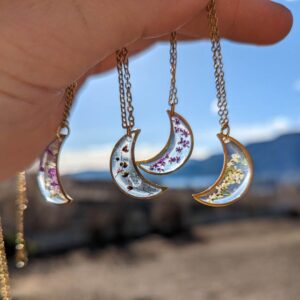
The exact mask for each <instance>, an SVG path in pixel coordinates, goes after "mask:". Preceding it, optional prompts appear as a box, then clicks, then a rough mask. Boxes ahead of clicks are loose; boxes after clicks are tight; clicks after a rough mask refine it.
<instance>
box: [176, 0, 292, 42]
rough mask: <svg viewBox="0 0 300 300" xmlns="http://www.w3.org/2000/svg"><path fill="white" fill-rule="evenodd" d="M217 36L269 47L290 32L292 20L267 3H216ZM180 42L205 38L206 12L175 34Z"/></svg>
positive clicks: (259, 0) (281, 9) (238, 0)
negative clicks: (187, 39)
mask: <svg viewBox="0 0 300 300" xmlns="http://www.w3.org/2000/svg"><path fill="white" fill-rule="evenodd" d="M217 14H218V18H219V28H220V32H221V35H222V36H223V37H225V38H228V39H231V40H235V41H238V42H245V43H253V44H273V43H275V42H278V41H280V40H281V39H283V38H284V37H285V36H286V35H287V34H288V33H289V31H290V29H291V26H292V22H293V18H292V15H291V13H290V11H289V10H288V9H287V8H286V7H284V6H282V5H280V4H277V3H274V2H271V1H269V0H251V1H245V0H231V1H230V4H229V3H228V1H227V0H218V1H217ZM179 32H180V33H181V34H182V35H183V36H184V38H199V37H208V23H207V16H206V12H205V11H202V12H201V13H200V14H199V15H198V16H197V17H196V18H195V19H194V20H192V21H191V22H190V23H189V24H188V25H186V26H184V28H182V29H181V30H180V31H179Z"/></svg>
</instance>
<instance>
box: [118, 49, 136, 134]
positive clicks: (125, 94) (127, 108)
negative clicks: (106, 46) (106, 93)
mask: <svg viewBox="0 0 300 300" xmlns="http://www.w3.org/2000/svg"><path fill="white" fill-rule="evenodd" d="M116 60H117V70H118V80H119V93H120V107H121V121H122V127H123V128H124V129H127V134H128V135H130V133H131V130H132V128H133V127H134V116H133V111H134V108H133V104H132V93H131V82H130V72H129V62H128V50H127V49H126V48H122V49H120V50H117V52H116Z"/></svg>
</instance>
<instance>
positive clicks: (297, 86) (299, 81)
mask: <svg viewBox="0 0 300 300" xmlns="http://www.w3.org/2000/svg"><path fill="white" fill-rule="evenodd" d="M293 88H294V90H296V91H298V92H300V78H299V79H297V80H296V81H295V82H294V84H293Z"/></svg>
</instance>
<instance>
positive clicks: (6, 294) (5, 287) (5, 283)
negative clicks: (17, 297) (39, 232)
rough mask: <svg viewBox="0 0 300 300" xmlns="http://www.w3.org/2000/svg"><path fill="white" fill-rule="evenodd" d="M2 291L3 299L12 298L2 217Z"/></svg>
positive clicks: (0, 268) (0, 283)
mask: <svg viewBox="0 0 300 300" xmlns="http://www.w3.org/2000/svg"><path fill="white" fill-rule="evenodd" d="M0 285H1V286H0V292H1V299H3V300H11V294H10V285H9V273H8V266H7V258H6V253H5V245H4V234H3V227H2V220H1V218H0Z"/></svg>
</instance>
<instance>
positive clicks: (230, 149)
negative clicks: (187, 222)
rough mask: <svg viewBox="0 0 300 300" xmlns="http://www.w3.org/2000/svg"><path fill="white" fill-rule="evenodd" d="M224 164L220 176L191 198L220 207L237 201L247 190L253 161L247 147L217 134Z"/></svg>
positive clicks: (251, 175)
mask: <svg viewBox="0 0 300 300" xmlns="http://www.w3.org/2000/svg"><path fill="white" fill-rule="evenodd" d="M218 138H219V139H220V141H221V143H222V145H223V150H224V164H223V169H222V172H221V175H220V177H219V178H218V179H217V181H216V182H215V183H214V184H213V185H212V186H211V187H210V188H208V189H206V190H204V191H203V192H200V193H198V194H194V195H193V198H194V199H195V200H196V201H198V202H200V203H202V204H205V205H208V206H214V207H221V206H227V205H230V204H232V203H234V202H236V201H238V200H239V199H240V198H241V197H242V196H244V195H245V193H246V192H247V191H248V190H249V188H250V185H251V182H252V179H253V163H252V159H251V156H250V154H249V152H248V151H247V149H246V148H245V147H244V146H243V145H242V144H241V143H239V142H238V141H237V140H235V139H234V138H232V137H230V136H225V135H223V134H218Z"/></svg>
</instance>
